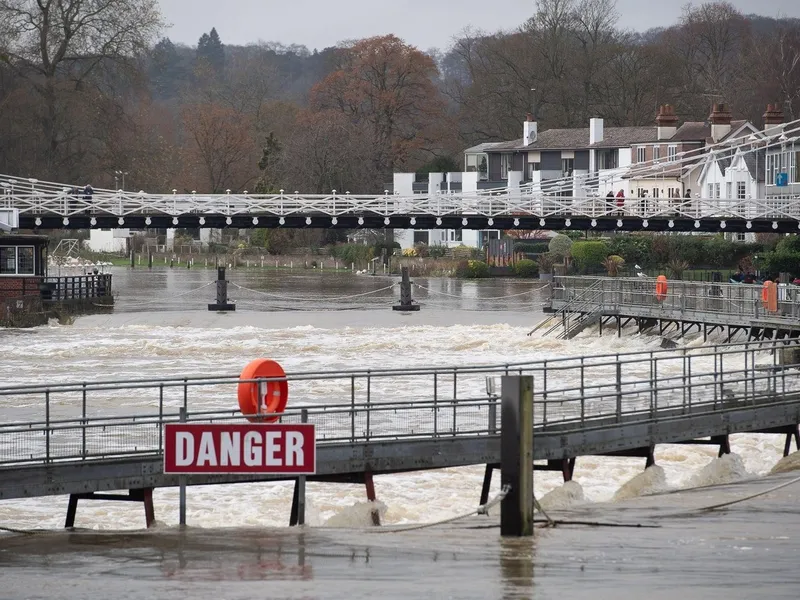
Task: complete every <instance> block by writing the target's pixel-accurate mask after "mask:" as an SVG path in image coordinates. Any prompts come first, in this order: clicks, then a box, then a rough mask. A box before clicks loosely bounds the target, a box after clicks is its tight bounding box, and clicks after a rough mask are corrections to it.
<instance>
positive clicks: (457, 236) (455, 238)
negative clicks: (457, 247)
mask: <svg viewBox="0 0 800 600" xmlns="http://www.w3.org/2000/svg"><path fill="white" fill-rule="evenodd" d="M462 236H463V233H462V231H461V230H460V229H451V230H450V241H451V242H460V241H462Z"/></svg>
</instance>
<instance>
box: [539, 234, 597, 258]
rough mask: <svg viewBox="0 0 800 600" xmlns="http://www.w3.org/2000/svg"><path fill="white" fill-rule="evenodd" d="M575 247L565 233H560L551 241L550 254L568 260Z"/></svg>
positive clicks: (549, 245)
mask: <svg viewBox="0 0 800 600" xmlns="http://www.w3.org/2000/svg"><path fill="white" fill-rule="evenodd" d="M573 245H574V244H573V242H572V240H571V239H570V238H568V237H567V236H566V235H564V234H563V233H559V234H558V235H557V236H555V237H554V238H552V239H551V240H550V243H549V244H548V249H549V250H550V253H551V254H553V255H554V256H556V257H557V258H566V257H567V256H570V251H571V248H572V246H573ZM604 258H605V257H604Z"/></svg>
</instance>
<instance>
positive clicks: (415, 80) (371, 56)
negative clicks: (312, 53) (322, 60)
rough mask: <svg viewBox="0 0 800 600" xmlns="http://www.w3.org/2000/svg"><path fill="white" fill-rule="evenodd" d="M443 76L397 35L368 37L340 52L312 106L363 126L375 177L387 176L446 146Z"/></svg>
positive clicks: (314, 91) (317, 87)
mask: <svg viewBox="0 0 800 600" xmlns="http://www.w3.org/2000/svg"><path fill="white" fill-rule="evenodd" d="M438 75H439V72H438V69H437V67H436V64H435V63H434V62H433V60H432V59H431V58H430V57H429V56H427V55H425V54H423V53H422V52H420V51H419V50H417V49H416V48H415V47H413V46H410V45H408V44H406V43H404V42H403V41H402V40H400V39H399V38H397V37H395V36H394V35H387V36H383V37H373V38H368V39H364V40H360V41H358V42H355V43H353V44H351V45H349V46H347V47H344V48H342V49H340V50H339V52H338V55H337V68H336V70H335V71H334V72H332V73H331V74H330V75H328V76H327V77H326V78H325V79H324V80H323V81H321V82H320V83H319V84H317V85H315V86H314V87H313V88H312V90H311V105H312V107H313V108H314V109H316V110H332V111H338V112H340V113H341V114H343V115H344V116H346V117H347V119H348V120H349V121H350V122H351V123H352V124H353V125H354V126H360V127H364V128H365V129H366V131H368V132H369V135H370V139H369V144H370V154H371V158H370V160H371V162H372V165H373V168H374V170H375V172H376V176H378V177H386V176H387V175H389V174H391V173H392V172H393V171H395V170H398V169H400V168H403V167H407V166H408V165H409V163H411V162H412V161H413V159H415V158H418V157H419V156H420V154H421V153H424V152H426V151H427V152H430V153H434V152H435V151H436V149H437V148H439V147H440V146H441V140H439V139H437V138H438V137H439V135H438V134H439V133H440V130H437V129H436V127H435V126H436V125H438V124H441V122H442V120H443V118H444V109H445V105H444V102H443V100H442V98H441V96H440V93H439V90H438V88H437V87H436V85H435V83H434V81H435V80H436V79H437V78H438Z"/></svg>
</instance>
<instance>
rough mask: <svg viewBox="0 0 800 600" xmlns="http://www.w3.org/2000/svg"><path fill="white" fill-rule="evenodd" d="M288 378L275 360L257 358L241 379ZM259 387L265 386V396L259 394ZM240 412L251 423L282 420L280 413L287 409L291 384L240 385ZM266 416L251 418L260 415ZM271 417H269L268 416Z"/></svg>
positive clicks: (278, 382) (253, 383) (248, 383)
mask: <svg viewBox="0 0 800 600" xmlns="http://www.w3.org/2000/svg"><path fill="white" fill-rule="evenodd" d="M262 377H263V378H270V379H272V378H277V377H286V373H285V372H284V370H283V368H282V367H281V366H280V365H279V364H278V363H276V362H275V361H274V360H269V359H268V358H257V359H256V360H254V361H252V362H251V363H249V364H248V365H247V366H246V367H245V368H244V370H243V371H242V374H241V375H239V379H245V380H247V379H259V378H262ZM259 386H263V388H262V391H263V392H264V393H263V395H262V394H260V393H259ZM238 397H239V410H241V411H242V414H243V415H247V420H248V421H250V422H251V423H274V422H275V421H277V420H278V419H280V413H282V412H283V411H284V409H285V408H286V403H287V402H288V401H289V383H288V382H287V381H286V380H285V379H284V380H283V381H265V382H263V383H259V382H257V381H244V382H242V383H240V384H239V389H238ZM260 414H263V415H265V416H263V417H258V416H255V417H254V416H250V415H260ZM267 415H269V416H267Z"/></svg>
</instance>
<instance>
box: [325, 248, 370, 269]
mask: <svg viewBox="0 0 800 600" xmlns="http://www.w3.org/2000/svg"><path fill="white" fill-rule="evenodd" d="M331 256H333V257H334V258H338V259H339V260H341V261H342V262H343V263H344V264H346V265H349V264H351V263H362V262H366V261H368V260H370V259H371V258H373V257H374V256H375V255H374V254H373V249H372V247H371V246H364V245H363V244H341V245H339V246H333V247H332V248H331Z"/></svg>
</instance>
